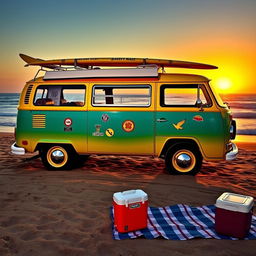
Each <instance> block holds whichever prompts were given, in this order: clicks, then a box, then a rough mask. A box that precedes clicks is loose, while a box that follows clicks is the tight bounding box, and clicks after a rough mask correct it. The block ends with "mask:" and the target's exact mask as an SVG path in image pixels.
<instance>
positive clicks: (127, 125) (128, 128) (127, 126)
mask: <svg viewBox="0 0 256 256" xmlns="http://www.w3.org/2000/svg"><path fill="white" fill-rule="evenodd" d="M122 128H123V130H124V131H125V132H132V131H133V130H134V128H135V124H134V122H133V121H132V120H125V121H124V122H123V124H122Z"/></svg>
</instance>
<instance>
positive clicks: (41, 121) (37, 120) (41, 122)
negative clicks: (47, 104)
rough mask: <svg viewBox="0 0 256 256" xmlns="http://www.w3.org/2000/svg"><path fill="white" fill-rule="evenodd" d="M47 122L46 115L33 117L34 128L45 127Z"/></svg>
mask: <svg viewBox="0 0 256 256" xmlns="http://www.w3.org/2000/svg"><path fill="white" fill-rule="evenodd" d="M45 125H46V122H45V115H41V114H38V115H33V118H32V127H33V128H45Z"/></svg>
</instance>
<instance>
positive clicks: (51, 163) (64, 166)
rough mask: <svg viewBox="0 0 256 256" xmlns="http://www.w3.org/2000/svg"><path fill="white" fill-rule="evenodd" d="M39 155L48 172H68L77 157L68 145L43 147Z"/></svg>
mask: <svg viewBox="0 0 256 256" xmlns="http://www.w3.org/2000/svg"><path fill="white" fill-rule="evenodd" d="M40 154H41V159H42V162H43V164H44V166H45V168H47V169H48V170H70V169H72V167H73V166H74V163H75V158H76V157H77V153H76V152H75V150H74V149H73V147H72V146H70V145H44V146H43V147H42V148H41V150H40Z"/></svg>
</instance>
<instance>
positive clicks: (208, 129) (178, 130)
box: [156, 111, 224, 160]
mask: <svg viewBox="0 0 256 256" xmlns="http://www.w3.org/2000/svg"><path fill="white" fill-rule="evenodd" d="M197 116H200V121H199V120H197ZM156 118H157V119H161V118H165V119H166V120H167V121H166V122H162V123H157V129H156V130H157V133H156V151H157V153H158V154H160V153H161V150H162V148H163V145H164V144H165V142H166V141H167V140H168V139H171V138H180V139H182V138H184V139H189V138H190V139H192V140H194V141H195V142H197V144H198V146H199V148H200V149H201V151H202V154H203V156H204V158H205V159H212V160H214V159H222V158H223V157H224V131H223V119H222V116H221V113H220V112H171V111H170V112H157V114H156ZM179 123H180V124H179Z"/></svg>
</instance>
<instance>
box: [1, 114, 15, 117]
mask: <svg viewBox="0 0 256 256" xmlns="http://www.w3.org/2000/svg"><path fill="white" fill-rule="evenodd" d="M1 116H5V117H8V116H9V117H16V116H17V113H0V117H1Z"/></svg>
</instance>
